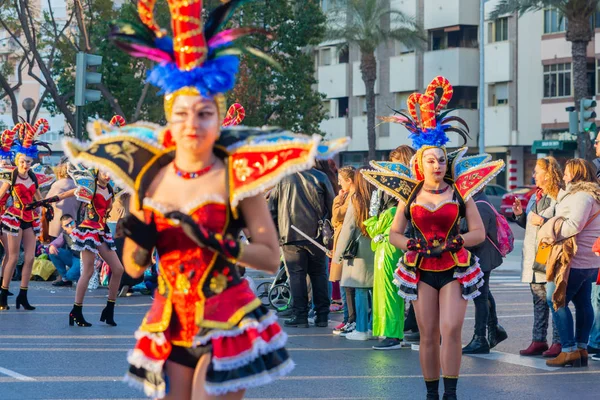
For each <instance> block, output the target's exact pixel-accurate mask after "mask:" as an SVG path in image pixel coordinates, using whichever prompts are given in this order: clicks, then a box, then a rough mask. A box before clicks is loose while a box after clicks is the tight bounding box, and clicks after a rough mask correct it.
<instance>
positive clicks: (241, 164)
mask: <svg viewBox="0 0 600 400" xmlns="http://www.w3.org/2000/svg"><path fill="white" fill-rule="evenodd" d="M233 170H234V171H235V177H236V178H237V180H238V181H242V182H245V181H246V179H248V178H249V177H250V176H251V175H252V174H253V173H254V169H253V168H252V167H250V166H249V165H248V159H247V158H240V159H238V160H235V161H234V162H233Z"/></svg>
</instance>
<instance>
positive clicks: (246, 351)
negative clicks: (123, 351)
mask: <svg viewBox="0 0 600 400" xmlns="http://www.w3.org/2000/svg"><path fill="white" fill-rule="evenodd" d="M243 285H244V284H240V285H237V287H232V288H229V289H227V290H225V291H224V292H223V293H221V294H220V295H218V296H223V298H227V297H229V298H231V297H230V296H232V295H233V296H235V293H228V292H229V291H235V290H236V289H239V290H243V289H244V288H243V287H242V286H243ZM246 285H247V284H246ZM240 287H241V288H240ZM135 337H136V339H137V340H138V341H137V344H136V346H135V348H134V349H133V350H132V351H130V352H129V356H128V357H127V361H128V362H129V364H130V367H129V371H128V372H127V374H126V375H125V381H126V382H128V383H129V384H130V385H131V386H134V387H137V388H139V389H141V390H143V391H144V392H145V394H146V395H147V396H148V397H156V398H163V397H164V396H165V395H166V393H168V382H167V379H166V378H167V377H166V375H165V373H164V371H163V368H164V363H165V362H166V361H167V360H168V361H170V362H174V363H177V364H180V365H184V366H186V367H189V368H195V367H196V365H197V363H198V361H199V360H200V358H201V357H202V356H203V355H205V354H210V360H211V361H210V364H209V366H208V370H207V373H206V384H205V389H206V391H207V393H208V394H210V395H213V396H218V395H223V394H226V393H229V392H237V391H240V390H244V389H248V388H252V387H256V386H261V385H265V384H267V383H270V382H272V381H273V380H275V379H276V378H278V377H281V376H283V375H287V374H288V373H289V372H290V371H291V370H292V369H293V368H294V363H293V362H292V360H291V359H290V357H289V355H288V352H287V350H286V349H285V347H284V346H285V343H286V341H287V335H286V333H285V332H284V331H283V330H282V329H281V327H280V326H279V324H278V323H277V316H276V315H275V313H274V312H273V311H271V310H269V309H267V308H266V307H265V306H262V305H259V306H258V307H257V308H256V309H254V310H253V311H250V312H248V313H247V314H245V316H244V317H243V318H242V319H241V320H240V321H239V322H238V323H237V324H236V325H235V326H233V327H232V328H231V329H227V330H225V329H209V328H202V329H200V331H199V332H198V333H197V335H196V336H195V337H194V340H193V344H192V346H191V347H180V346H175V345H173V344H172V343H171V342H170V338H169V329H167V330H166V331H165V332H146V331H142V330H138V331H137V332H136V334H135Z"/></svg>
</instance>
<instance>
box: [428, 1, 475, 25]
mask: <svg viewBox="0 0 600 400" xmlns="http://www.w3.org/2000/svg"><path fill="white" fill-rule="evenodd" d="M453 25H479V0H426V1H425V19H424V26H425V29H436V28H443V27H446V26H453Z"/></svg>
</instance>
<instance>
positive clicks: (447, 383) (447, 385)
mask: <svg viewBox="0 0 600 400" xmlns="http://www.w3.org/2000/svg"><path fill="white" fill-rule="evenodd" d="M457 385H458V376H444V396H443V397H442V400H456V386H457Z"/></svg>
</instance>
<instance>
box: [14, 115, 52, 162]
mask: <svg viewBox="0 0 600 400" xmlns="http://www.w3.org/2000/svg"><path fill="white" fill-rule="evenodd" d="M49 129H50V124H49V123H48V120H46V119H44V118H40V119H38V120H37V121H36V123H35V124H34V125H33V126H31V125H29V123H28V122H24V123H22V124H21V129H20V134H19V140H18V141H16V143H15V144H16V152H17V155H19V154H23V155H25V156H27V157H31V158H37V156H38V147H39V146H42V147H44V148H45V149H46V150H48V151H49V152H50V153H51V152H52V150H51V149H50V145H49V144H48V143H47V142H42V141H40V140H37V138H38V137H39V136H41V135H43V134H44V133H46V132H48V130H49Z"/></svg>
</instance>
